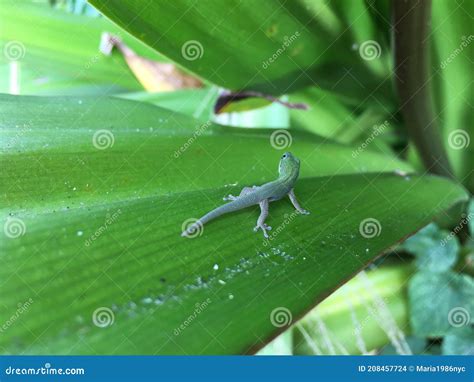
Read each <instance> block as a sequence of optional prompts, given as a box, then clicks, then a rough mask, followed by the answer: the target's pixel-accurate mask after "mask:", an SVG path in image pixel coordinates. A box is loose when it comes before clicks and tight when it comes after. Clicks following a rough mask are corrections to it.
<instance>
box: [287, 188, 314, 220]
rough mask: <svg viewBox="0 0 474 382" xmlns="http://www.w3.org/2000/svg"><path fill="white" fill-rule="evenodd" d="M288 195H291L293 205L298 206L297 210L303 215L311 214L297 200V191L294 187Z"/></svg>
mask: <svg viewBox="0 0 474 382" xmlns="http://www.w3.org/2000/svg"><path fill="white" fill-rule="evenodd" d="M288 196H289V197H290V201H291V204H293V206H294V207H295V208H296V211H298V212H299V213H300V214H303V215H309V211H307V210H305V209H304V208H303V207H301V206H300V204H299V203H298V200H296V196H295V191H294V190H293V189H291V190H290V192H289V193H288Z"/></svg>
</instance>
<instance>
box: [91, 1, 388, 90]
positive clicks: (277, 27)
mask: <svg viewBox="0 0 474 382" xmlns="http://www.w3.org/2000/svg"><path fill="white" fill-rule="evenodd" d="M90 2H91V3H92V4H93V5H94V6H95V7H97V9H99V10H100V11H101V12H102V13H103V14H104V15H106V16H107V17H109V18H111V19H112V20H113V21H115V22H116V23H117V24H119V25H120V26H121V27H123V28H124V29H125V30H127V31H129V32H130V33H131V34H133V35H134V36H136V37H137V38H139V39H140V40H142V41H144V42H145V43H147V44H148V45H149V46H151V47H153V48H154V49H156V50H157V51H159V52H161V53H163V54H164V55H166V56H167V57H169V58H171V59H172V60H173V61H175V62H176V63H178V64H180V65H181V66H183V67H185V68H187V69H189V70H191V71H193V72H194V73H196V74H198V75H199V76H201V77H203V78H205V79H207V80H209V81H210V82H212V83H214V84H217V85H219V86H222V87H225V88H228V89H232V90H243V89H251V90H260V91H263V92H266V93H271V94H282V93H286V92H289V91H290V90H292V89H295V88H299V87H302V86H307V85H314V84H317V85H320V86H324V87H328V88H331V89H333V90H335V91H340V92H343V93H345V94H348V95H353V96H358V95H360V92H361V91H362V92H364V93H367V94H368V93H370V92H371V91H376V92H377V95H378V96H382V95H384V96H385V97H386V98H389V97H390V95H389V93H390V84H389V83H388V82H387V81H384V82H381V79H382V78H383V76H386V75H387V74H388V66H387V65H383V64H381V63H379V64H380V65H376V66H377V68H378V69H379V70H378V71H376V72H375V73H374V71H373V70H372V69H371V68H370V67H369V66H368V64H367V61H365V60H363V59H362V58H361V55H360V54H359V52H358V49H357V46H358V44H361V43H363V42H364V40H360V39H359V38H364V39H365V38H368V37H369V36H376V31H375V30H374V29H372V30H370V31H365V33H361V34H360V35H359V36H353V35H352V34H351V32H350V28H348V27H347V24H346V21H345V20H339V19H338V17H337V15H336V14H334V11H333V10H332V9H331V7H330V6H328V5H327V4H326V2H324V1H315V2H312V3H308V2H306V1H303V0H298V1H291V2H284V1H273V0H260V1H257V2H255V1H237V0H231V1H226V2H218V1H206V2H204V1H201V2H194V1H191V0H179V1H173V2H170V1H167V0H158V1H153V2H149V3H147V4H146V6H145V8H144V5H143V2H141V1H138V0H111V1H107V2H104V1H98V0H92V1H90ZM359 5H360V7H358V9H352V10H351V11H353V12H356V13H357V16H358V18H360V19H361V20H360V21H361V22H363V20H367V19H369V21H370V17H371V15H370V12H369V11H368V10H367V9H366V6H365V5H364V3H363V2H361V1H360V2H359ZM351 23H352V22H351ZM373 38H375V37H373ZM379 50H380V51H379V54H385V53H386V49H383V50H382V49H381V48H380V46H379ZM374 94H375V93H374Z"/></svg>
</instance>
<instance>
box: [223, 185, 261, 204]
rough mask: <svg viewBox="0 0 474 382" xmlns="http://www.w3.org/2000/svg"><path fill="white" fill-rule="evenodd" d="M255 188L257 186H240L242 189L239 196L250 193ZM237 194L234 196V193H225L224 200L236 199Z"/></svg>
mask: <svg viewBox="0 0 474 382" xmlns="http://www.w3.org/2000/svg"><path fill="white" fill-rule="evenodd" d="M256 188H257V186H253V187H244V188H242V191H240V194H239V196H244V195H247V194H249V193H251V192H252V191H255V189H256ZM239 196H234V195H232V194H229V195H227V196H225V197H224V200H229V201H234V200H235V199H237V198H238V197H239Z"/></svg>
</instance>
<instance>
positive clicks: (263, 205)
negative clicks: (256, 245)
mask: <svg viewBox="0 0 474 382" xmlns="http://www.w3.org/2000/svg"><path fill="white" fill-rule="evenodd" d="M259 206H260V216H259V217H258V220H257V225H256V226H255V228H254V229H253V230H254V231H255V232H257V231H258V230H259V229H261V230H262V231H263V236H265V237H266V238H268V233H267V231H270V230H271V229H272V227H270V226H268V225H266V224H265V219H266V218H267V216H268V200H267V199H265V200H262V201H261V202H260V203H259Z"/></svg>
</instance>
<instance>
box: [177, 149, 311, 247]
mask: <svg viewBox="0 0 474 382" xmlns="http://www.w3.org/2000/svg"><path fill="white" fill-rule="evenodd" d="M278 173H279V175H278V179H276V180H274V181H273V182H269V183H265V184H264V185H262V186H259V187H257V186H253V187H244V188H243V189H242V191H241V192H240V195H239V196H233V195H229V196H227V197H226V198H224V200H230V201H231V202H230V203H227V204H224V205H223V206H220V207H218V208H216V209H215V210H212V211H211V212H208V213H207V214H206V215H204V216H203V217H201V218H200V219H199V220H197V221H196V222H195V223H193V224H191V225H190V226H189V227H187V229H186V230H185V231H184V232H183V233H182V234H181V236H188V235H191V234H192V233H194V232H196V230H198V229H201V228H202V226H203V225H204V224H206V223H207V222H208V221H210V220H212V219H215V218H217V217H219V216H221V215H224V214H227V213H229V212H234V211H238V210H241V209H243V208H247V207H250V206H254V205H256V204H258V205H259V206H260V210H261V212H260V216H259V217H258V220H257V225H256V226H255V228H254V231H255V232H257V231H258V230H259V229H261V230H262V231H263V235H264V236H265V237H266V238H268V233H267V231H270V230H271V229H272V227H270V226H268V225H266V224H265V219H266V218H267V216H268V204H269V203H270V202H274V201H275V200H280V199H281V198H283V197H284V196H285V195H288V196H289V198H290V200H291V203H292V204H293V206H294V207H295V208H296V210H297V211H298V212H299V213H301V214H305V215H308V214H309V212H308V211H306V210H305V209H303V208H302V207H301V206H300V204H299V203H298V201H297V200H296V196H295V192H294V190H293V188H294V186H295V184H296V181H297V180H298V175H299V173H300V161H299V159H298V158H296V157H295V156H294V155H293V154H292V153H290V152H286V153H284V154H283V156H282V157H281V159H280V164H279V166H278Z"/></svg>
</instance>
